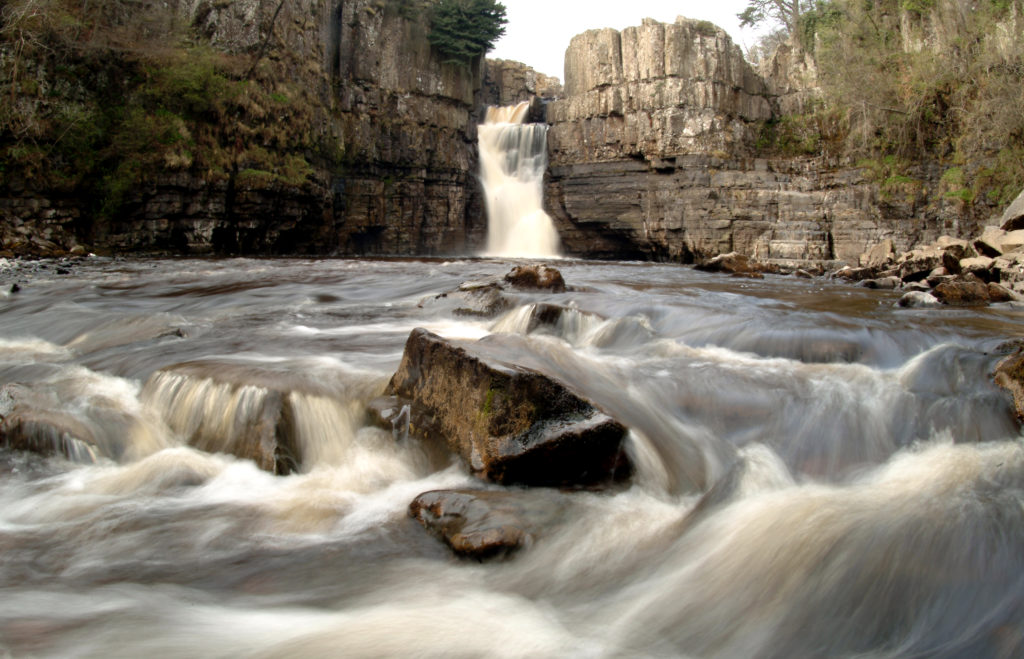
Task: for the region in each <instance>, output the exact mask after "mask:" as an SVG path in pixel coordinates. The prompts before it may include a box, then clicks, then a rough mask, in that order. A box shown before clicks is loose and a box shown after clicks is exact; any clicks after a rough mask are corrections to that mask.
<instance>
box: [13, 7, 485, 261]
mask: <svg viewBox="0 0 1024 659" xmlns="http://www.w3.org/2000/svg"><path fill="white" fill-rule="evenodd" d="M151 4H152V7H151V6H150V4H146V5H144V6H141V7H140V8H139V12H148V11H163V12H169V11H174V12H177V13H176V14H175V22H176V23H177V24H179V25H185V26H190V27H189V29H190V30H191V35H190V36H191V37H192V38H193V40H194V41H195V43H197V44H200V45H202V44H208V45H209V46H211V47H212V48H213V49H215V50H214V51H213V53H214V54H213V55H210V56H207V55H202V54H200V55H195V53H194V52H192V51H189V52H187V53H185V52H184V51H183V53H179V54H178V55H175V56H176V57H178V60H175V61H183V60H187V59H188V58H201V57H209V58H210V59H211V61H213V62H215V66H218V67H221V68H220V69H218V70H217V71H218V73H217V75H223V76H224V77H225V79H227V80H228V82H227V83H223V84H232V82H233V81H234V80H236V79H237V80H244V81H245V82H244V83H243V84H245V85H247V86H246V89H245V93H244V94H243V95H241V97H240V98H239V99H238V100H237V107H231V108H229V110H230V111H229V113H228V115H226V116H224V117H216V113H215V112H211V113H209V114H208V116H205V117H204V118H203V119H202V120H200V121H199V122H198V123H189V122H190V121H192V119H190V118H188V117H186V121H185V122H184V123H181V124H177V125H176V126H177V127H176V128H175V130H177V131H178V133H179V134H181V135H183V136H184V138H183V139H185V140H192V141H193V142H195V143H194V144H191V145H190V147H189V149H188V150H184V151H182V152H181V153H180V154H176V155H175V156H174V158H167V159H166V162H163V163H161V164H160V166H159V167H156V168H155V169H154V171H151V172H146V173H144V174H143V175H140V176H138V177H136V178H135V180H129V179H130V178H131V177H130V172H131V169H130V168H129V167H128V166H126V167H123V168H121V169H120V170H118V174H119V175H120V174H123V175H124V176H125V177H126V178H125V180H124V182H123V185H121V188H118V190H119V191H118V192H117V198H113V197H112V196H110V194H109V192H110V191H109V190H107V189H106V188H105V187H103V186H102V185H101V186H100V189H99V192H98V193H97V190H95V189H93V188H89V187H88V186H89V185H93V186H95V185H97V184H96V183H95V182H96V180H99V179H98V177H96V176H86V177H85V178H84V179H83V180H82V181H79V182H73V181H72V182H71V183H68V182H67V180H66V178H67V177H65V179H61V180H59V181H57V182H56V183H55V182H53V181H48V180H46V177H41V176H33V175H32V170H31V169H28V168H25V169H24V171H23V172H19V171H18V170H14V173H13V174H11V172H10V171H9V172H8V174H9V175H8V176H7V177H5V179H4V180H3V181H2V182H0V240H2V241H3V243H2V244H0V249H3V248H5V247H6V248H9V249H10V250H11V251H12V252H17V253H28V254H32V253H35V254H40V255H54V254H59V253H61V252H66V251H68V250H70V249H71V248H72V247H73V246H75V245H76V244H78V243H83V244H86V245H88V246H90V247H91V248H94V249H97V250H101V251H104V250H105V251H114V252H132V251H135V252H140V251H141V252H166V253H175V254H182V253H200V254H201V253H211V252H212V253H253V254H255V253H260V254H295V253H327V254H431V253H462V252H466V251H471V250H472V249H473V248H474V247H475V246H476V245H478V244H481V243H482V241H483V239H484V232H485V224H484V218H483V212H482V205H481V202H480V198H479V192H478V186H477V183H476V180H475V178H474V176H473V171H474V170H475V168H476V165H475V162H476V156H475V139H476V136H475V125H476V123H477V120H476V118H475V113H476V112H477V111H478V109H479V108H478V106H479V104H480V103H479V92H480V88H481V84H482V72H483V61H482V58H480V59H478V60H477V61H476V62H474V64H473V65H472V66H459V65H456V64H451V63H445V62H443V61H442V58H441V57H440V56H438V55H436V54H435V53H434V52H433V51H432V50H431V47H430V44H429V42H428V40H427V33H428V31H429V30H428V26H427V21H428V16H427V14H426V12H425V11H421V10H415V11H411V12H406V11H399V9H398V8H397V3H390V2H382V1H378V0H349V1H345V2H341V1H340V0H298V1H297V2H288V3H283V4H281V5H280V7H278V6H277V5H278V3H268V2H256V1H255V0H235V1H232V2H211V1H209V0H190V1H189V2H184V3H172V5H173V8H172V7H163V8H162V9H159V8H157V9H153V7H157V5H158V4H160V5H161V6H162V5H163V4H164V3H151ZM83 6H84V5H83ZM83 11H84V9H83ZM115 28H118V26H114V27H113V28H112V29H115ZM118 29H119V28H118ZM2 47H3V44H2V43H0V49H2ZM175 47H177V46H176V45H170V46H168V48H169V49H170V48H175ZM90 52H91V51H90ZM195 52H206V51H203V50H202V49H201V48H200V49H198V50H196V51H195ZM107 55H108V56H97V57H94V58H92V59H90V60H89V61H88V62H77V61H75V60H73V59H72V60H69V61H64V62H61V63H59V64H60V67H64V69H67V70H71V71H81V75H80V76H78V79H77V80H72V81H70V82H68V81H66V80H65V78H66V77H67V76H66V75H65V74H63V73H61V69H60V67H57V66H56V65H55V64H54V63H53V62H52V61H50V60H48V59H46V58H43V59H41V61H40V62H39V63H38V67H36V68H37V69H38V70H36V69H35V68H34V69H33V71H32V72H33V75H34V76H35V78H36V83H35V84H34V85H33V86H32V87H31V89H29V88H27V87H26V88H25V89H19V90H17V91H11V92H10V93H11V94H15V93H24V94H25V96H24V97H23V98H18V99H17V104H18V106H19V107H20V108H29V109H31V112H33V113H34V116H37V117H38V118H39V121H38V122H37V124H38V125H46V123H45V122H47V121H51V120H56V119H59V118H60V117H62V116H65V115H68V113H69V112H78V113H83V114H84V115H87V116H86V117H85V118H84V119H83V120H85V121H93V120H95V119H94V116H93V115H95V116H99V115H100V114H101V113H102V108H103V107H104V106H105V105H110V104H111V103H128V104H131V103H132V102H133V94H134V93H135V92H136V89H135V87H133V86H132V85H136V84H138V81H139V80H144V79H146V78H147V76H148V75H149V74H147V75H146V76H143V75H141V74H140V75H134V74H133V73H132V70H133V68H134V67H137V66H139V60H138V58H137V57H135V56H134V55H133V54H132V51H131V50H130V49H129V50H117V49H112V50H111V51H110V52H109V53H108V54H107ZM8 56H10V53H5V52H0V60H4V58H5V57H8ZM171 59H172V60H173V59H174V58H171ZM4 61H6V60H4ZM159 62H162V60H158V63H159ZM51 65H52V66H51ZM205 66H208V64H207V63H206V62H205V61H203V62H199V63H197V64H195V65H193V68H186V69H183V71H184V73H182V74H181V75H193V74H194V73H195V72H196V71H202V70H203V68H202V67H205ZM175 75H178V74H177V73H176V74H175ZM217 84H222V83H217ZM8 89H9V88H8V87H5V88H4V94H5V95H8ZM200 89H202V88H200ZM26 90H28V91H26ZM199 93H202V92H199ZM216 93H218V94H226V92H224V91H223V90H222V91H220V92H216ZM216 100H217V101H218V102H220V99H216ZM230 102H232V103H235V102H236V101H230ZM90 113H92V114H90ZM135 132H136V133H137V132H138V131H135ZM42 137H43V138H45V136H42ZM53 137H54V138H56V137H57V136H53ZM61 137H64V136H63V135H62V136H61ZM200 137H201V138H202V140H203V141H202V142H201V141H200ZM68 139H70V138H68ZM65 141H67V139H66V140H65ZM113 166H114V167H116V166H117V163H113ZM132 166H135V165H134V163H133V164H132ZM21 174H24V176H22V175H21ZM69 186H70V187H69ZM97 194H102V195H106V196H107V197H108V198H107V199H95V197H96V196H97ZM101 205H102V208H100V206H101Z"/></svg>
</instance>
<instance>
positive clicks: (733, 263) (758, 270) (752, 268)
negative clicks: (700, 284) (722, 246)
mask: <svg viewBox="0 0 1024 659" xmlns="http://www.w3.org/2000/svg"><path fill="white" fill-rule="evenodd" d="M694 269H696V270H701V271H703V272H721V273H726V274H730V275H734V276H741V277H754V278H758V277H763V276H764V274H765V273H774V272H777V270H778V269H777V268H776V267H775V266H773V265H771V264H769V263H762V262H760V261H755V260H754V259H752V258H750V257H749V256H747V255H746V254H740V253H739V252H729V253H728V254H719V255H718V256H715V257H713V258H711V259H708V260H707V261H704V262H703V263H698V264H697V265H695V266H694Z"/></svg>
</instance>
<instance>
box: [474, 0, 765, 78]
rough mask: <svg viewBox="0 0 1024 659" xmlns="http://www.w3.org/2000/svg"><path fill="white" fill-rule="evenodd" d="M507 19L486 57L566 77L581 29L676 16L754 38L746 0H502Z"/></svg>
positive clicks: (738, 39)
mask: <svg viewBox="0 0 1024 659" xmlns="http://www.w3.org/2000/svg"><path fill="white" fill-rule="evenodd" d="M502 4H504V5H505V9H506V16H507V18H508V25H506V26H505V36H503V37H502V38H501V40H500V41H498V43H497V44H496V45H495V48H494V50H492V51H491V52H489V53H488V54H487V56H488V57H493V58H500V59H511V60H516V61H518V62H524V63H525V64H527V65H529V66H532V67H533V68H534V69H535V70H537V71H538V72H540V73H545V74H547V75H553V76H557V77H558V78H560V79H562V80H563V82H564V76H563V74H562V64H563V61H564V58H565V49H566V48H567V47H568V46H569V40H570V39H572V38H573V37H574V36H575V35H577V34H579V33H580V32H585V31H587V30H591V29H594V28H601V27H612V28H615V29H617V30H621V29H622V28H625V27H629V26H631V25H640V20H641V19H642V18H654V19H657V20H659V21H662V22H663V23H671V22H674V21H675V20H676V16H686V17H687V18H698V19H703V20H706V21H711V22H712V23H714V24H715V25H718V26H719V27H721V28H724V29H725V31H726V32H728V33H729V36H731V37H732V40H733V41H734V42H735V43H737V44H738V45H739V46H740V47H741V48H743V49H744V51H745V50H746V48H747V47H749V46H752V45H753V44H754V40H755V38H756V33H755V32H754V31H753V30H751V29H749V28H747V29H744V30H740V27H739V25H740V22H739V20H738V19H737V18H736V14H738V13H740V12H741V11H743V8H744V7H745V6H746V4H747V2H746V0H613V1H611V2H609V1H608V0H586V1H580V0H502Z"/></svg>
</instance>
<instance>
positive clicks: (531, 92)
mask: <svg viewBox="0 0 1024 659" xmlns="http://www.w3.org/2000/svg"><path fill="white" fill-rule="evenodd" d="M562 93H563V92H562V83H561V82H560V81H559V80H558V78H556V77H554V76H549V75H545V74H543V73H539V72H537V71H534V70H533V68H532V67H529V66H526V65H525V64H523V63H522V62H514V61H512V60H503V59H488V60H487V62H486V64H485V66H484V87H483V100H484V103H485V104H486V105H494V106H498V107H501V106H505V105H517V104H519V103H522V102H524V101H532V100H533V99H535V98H539V99H541V100H542V101H553V100H555V99H556V98H559V97H561V96H562Z"/></svg>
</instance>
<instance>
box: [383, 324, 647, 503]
mask: <svg viewBox="0 0 1024 659" xmlns="http://www.w3.org/2000/svg"><path fill="white" fill-rule="evenodd" d="M387 393H388V394H392V395H397V396H400V397H402V398H405V399H408V400H410V401H411V402H412V403H411V404H412V412H411V413H412V414H413V415H414V416H416V417H418V418H423V419H425V420H427V421H426V422H424V423H423V424H422V425H412V426H411V427H410V430H409V432H410V435H411V436H415V437H419V438H423V439H428V440H430V439H434V438H435V437H438V436H439V437H440V438H441V439H443V441H444V442H445V443H446V444H447V446H448V448H449V449H450V450H451V451H452V452H453V453H455V454H456V455H458V456H459V457H461V458H462V459H463V461H465V463H466V464H467V465H468V466H469V468H470V470H471V471H472V472H473V473H474V474H475V475H477V476H478V477H480V478H483V479H485V480H489V481H493V482H497V483H503V484H516V483H520V484H529V485H563V486H564V485H592V484H600V483H607V482H609V481H613V480H616V479H619V478H623V477H625V476H626V475H628V474H629V472H630V471H631V466H630V463H629V460H628V458H627V457H626V454H625V452H624V450H623V440H624V437H625V433H626V428H625V427H624V426H623V425H622V424H620V423H618V422H617V421H615V420H614V419H612V418H611V417H609V416H608V415H606V414H604V413H603V412H601V411H600V410H598V409H597V408H596V407H594V406H593V405H592V404H591V403H590V402H588V401H586V400H584V399H582V398H580V397H579V396H577V395H576V394H574V393H573V392H571V391H569V390H568V389H567V388H566V387H565V385H563V384H562V383H560V382H558V381H557V380H555V379H553V378H551V377H548V376H545V375H543V374H541V373H539V372H537V371H533V370H530V369H526V368H523V367H520V366H515V365H512V364H508V363H504V362H501V361H498V360H496V359H493V358H491V357H488V356H485V355H483V354H482V353H480V352H479V351H476V350H473V349H472V346H471V345H470V346H467V347H462V346H458V345H455V344H453V343H451V342H450V341H447V340H445V339H443V338H441V337H439V336H437V335H436V334H432V333H430V332H428V331H427V330H424V329H416V330H413V332H412V333H411V334H410V335H409V339H408V341H407V342H406V346H405V353H404V355H403V356H402V362H401V364H400V366H399V368H398V371H397V372H396V373H395V375H394V376H393V377H392V378H391V382H390V384H389V386H388V392H387Z"/></svg>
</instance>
